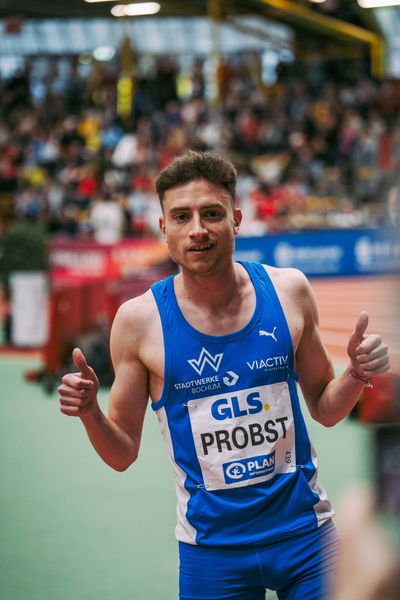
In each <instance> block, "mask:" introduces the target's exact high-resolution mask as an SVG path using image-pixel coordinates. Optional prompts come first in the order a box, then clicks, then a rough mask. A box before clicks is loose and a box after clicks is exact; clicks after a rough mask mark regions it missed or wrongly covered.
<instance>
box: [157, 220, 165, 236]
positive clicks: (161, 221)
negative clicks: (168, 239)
mask: <svg viewBox="0 0 400 600" xmlns="http://www.w3.org/2000/svg"><path fill="white" fill-rule="evenodd" d="M158 226H159V228H160V231H161V233H162V234H163V236H165V220H164V217H163V216H162V217H160V218H159V219H158Z"/></svg>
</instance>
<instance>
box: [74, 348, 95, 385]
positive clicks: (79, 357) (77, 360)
mask: <svg viewBox="0 0 400 600" xmlns="http://www.w3.org/2000/svg"><path fill="white" fill-rule="evenodd" d="M72 360H73V361H74V364H75V366H76V367H77V368H78V369H79V370H80V372H81V373H82V376H83V377H84V378H86V379H92V378H93V371H92V369H91V368H90V367H89V365H88V364H87V362H86V358H85V355H84V354H83V352H82V350H81V349H80V348H74V350H73V351H72Z"/></svg>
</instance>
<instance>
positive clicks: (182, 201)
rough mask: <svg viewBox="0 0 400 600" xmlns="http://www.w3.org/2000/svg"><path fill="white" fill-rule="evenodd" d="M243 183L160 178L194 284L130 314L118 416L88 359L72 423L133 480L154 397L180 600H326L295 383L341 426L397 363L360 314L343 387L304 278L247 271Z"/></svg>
mask: <svg viewBox="0 0 400 600" xmlns="http://www.w3.org/2000/svg"><path fill="white" fill-rule="evenodd" d="M235 182H236V172H235V169H234V167H233V165H232V164H231V163H230V162H229V161H227V160H226V159H224V158H223V157H222V156H219V155H217V154H214V153H210V152H206V153H198V152H187V153H186V154H185V155H183V156H181V157H179V158H176V159H175V160H174V161H173V162H172V163H171V164H170V165H169V166H168V167H166V168H165V169H164V170H163V171H162V172H161V173H160V175H159V177H158V179H157V182H156V189H157V192H158V195H159V197H160V201H161V206H162V216H161V217H160V228H161V231H162V233H163V235H164V238H165V241H166V242H167V244H168V248H169V252H170V255H171V257H172V258H173V260H174V261H175V262H176V263H178V264H179V266H180V273H179V274H178V275H177V276H175V277H170V278H168V279H166V280H164V281H161V282H158V283H157V284H155V285H154V286H152V289H151V290H150V291H148V292H147V293H145V294H144V295H143V296H140V297H139V298H134V299H132V300H129V301H128V302H126V303H125V304H123V305H122V306H121V307H120V309H119V310H118V313H117V315H116V317H115V320H114V323H113V327H112V331H111V341H110V344H111V356H112V361H113V365H114V369H115V381H114V384H113V386H112V389H111V393H110V404H109V414H108V417H106V416H105V415H104V414H103V413H102V412H101V411H100V409H99V406H98V404H97V400H96V394H97V390H98V383H97V378H96V375H95V373H94V372H93V370H92V369H91V368H90V367H89V366H88V365H87V363H86V360H85V358H84V356H83V354H82V353H81V351H80V350H79V349H75V350H74V352H73V358H74V362H75V364H76V366H77V368H78V369H79V372H78V373H75V374H68V375H65V376H64V377H63V383H62V385H61V386H60V388H59V393H60V402H61V411H62V412H63V413H65V414H67V415H70V416H78V417H80V418H81V420H82V422H83V424H84V426H85V427H86V430H87V433H88V436H89V438H90V440H91V442H92V444H93V445H94V447H95V449H96V450H97V452H98V453H99V455H100V456H101V458H102V459H103V460H104V461H105V462H106V463H107V464H109V465H110V466H111V467H113V468H114V469H117V470H118V471H123V470H124V469H126V468H127V467H128V466H129V465H130V464H131V463H132V462H134V461H135V459H136V458H137V456H138V452H139V446H140V438H141V433H142V426H143V420H144V414H145V410H146V406H147V401H148V396H150V398H151V400H152V407H153V409H154V410H155V411H156V412H157V415H158V418H159V421H160V424H161V429H162V433H163V435H164V438H165V440H166V444H167V449H168V452H169V455H170V457H171V460H172V462H173V465H174V471H175V476H176V491H177V501H178V502H177V513H178V523H177V528H176V535H177V538H178V540H179V551H180V598H181V599H182V600H186V599H189V598H190V599H192V600H193V599H196V600H206V599H207V600H209V599H219V598H229V599H231V600H245V599H252V600H259V599H261V598H264V596H265V589H266V588H271V589H275V590H277V593H278V595H279V598H285V599H288V598H298V599H301V600H311V599H317V598H322V597H324V594H325V588H324V586H325V581H324V579H325V577H326V575H327V573H329V572H331V571H332V570H333V569H334V567H335V563H336V554H337V536H336V532H335V528H334V526H333V524H332V521H331V517H332V514H333V513H332V510H331V508H330V505H329V502H328V501H327V499H326V496H325V494H324V491H323V489H322V488H321V487H320V486H319V484H318V483H317V477H316V460H315V454H314V451H313V449H312V446H311V444H310V441H309V438H308V435H307V431H306V428H305V424H304V421H303V417H302V415H301V411H300V406H299V401H298V397H297V392H296V379H297V378H298V381H299V383H300V386H301V389H302V392H303V394H304V397H305V400H306V402H307V405H308V409H309V411H310V413H311V415H312V416H313V417H314V418H315V419H316V420H317V421H319V422H320V423H322V424H324V425H326V426H331V425H334V424H335V423H337V422H338V421H340V420H341V419H343V418H344V417H345V416H346V415H347V414H348V412H349V411H350V410H351V408H352V407H353V406H354V404H355V403H356V401H357V399H358V397H359V395H360V393H361V391H362V389H363V387H364V385H366V384H368V381H369V378H370V377H371V376H372V375H376V374H377V373H381V372H384V371H386V370H387V369H388V368H389V363H388V351H387V347H386V346H385V345H384V344H383V343H382V341H381V339H380V338H379V337H378V336H374V335H366V328H367V324H368V316H367V314H366V313H362V314H361V315H360V317H359V319H358V321H357V323H356V326H355V330H354V332H353V333H352V335H351V336H350V340H349V344H348V354H349V357H350V365H349V368H348V369H347V370H346V371H345V373H344V374H343V375H341V376H340V377H338V378H335V376H334V373H333V369H332V365H331V362H330V360H329V358H328V355H327V353H326V350H325V348H324V346H323V345H322V342H321V339H320V334H319V330H318V315H317V308H316V304H315V300H314V297H313V294H312V292H311V289H310V286H309V284H308V282H307V280H306V278H305V277H304V276H303V274H302V273H300V272H298V271H297V270H294V269H276V268H273V267H269V266H262V265H259V264H252V263H236V262H233V259H232V255H233V249H234V237H235V235H236V234H237V232H238V230H239V226H240V222H241V218H242V215H241V212H240V209H239V208H236V207H235V204H234V202H235Z"/></svg>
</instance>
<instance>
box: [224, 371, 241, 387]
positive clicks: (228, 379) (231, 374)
mask: <svg viewBox="0 0 400 600" xmlns="http://www.w3.org/2000/svg"><path fill="white" fill-rule="evenodd" d="M222 381H223V382H224V384H225V385H227V386H229V387H230V386H232V385H235V383H237V382H238V381H239V375H238V374H237V373H235V371H228V372H227V374H226V375H225V376H224V377H223V378H222Z"/></svg>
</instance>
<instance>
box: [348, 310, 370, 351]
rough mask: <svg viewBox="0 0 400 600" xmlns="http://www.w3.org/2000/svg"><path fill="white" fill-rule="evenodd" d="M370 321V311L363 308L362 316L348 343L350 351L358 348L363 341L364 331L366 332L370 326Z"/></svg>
mask: <svg viewBox="0 0 400 600" xmlns="http://www.w3.org/2000/svg"><path fill="white" fill-rule="evenodd" d="M368 321H369V317H368V313H366V312H365V310H363V311H362V312H361V313H360V316H359V317H358V319H357V323H356V326H355V328H354V331H353V333H352V334H351V336H350V340H349V345H348V350H349V351H353V350H355V349H356V348H357V346H358V345H359V344H361V342H362V341H363V339H364V333H365V332H366V330H367V327H368Z"/></svg>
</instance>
